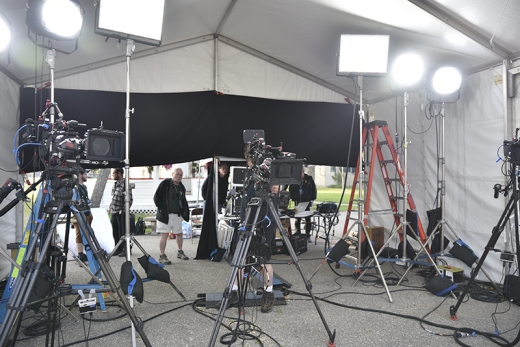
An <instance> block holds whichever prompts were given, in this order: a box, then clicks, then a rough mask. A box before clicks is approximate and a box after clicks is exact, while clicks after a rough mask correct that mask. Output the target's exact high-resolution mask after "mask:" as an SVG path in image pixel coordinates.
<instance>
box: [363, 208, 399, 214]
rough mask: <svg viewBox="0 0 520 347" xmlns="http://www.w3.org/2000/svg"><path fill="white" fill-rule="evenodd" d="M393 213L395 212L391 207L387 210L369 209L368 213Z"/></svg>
mask: <svg viewBox="0 0 520 347" xmlns="http://www.w3.org/2000/svg"><path fill="white" fill-rule="evenodd" d="M391 213H393V211H392V209H391V208H389V209H387V210H375V211H368V214H391Z"/></svg>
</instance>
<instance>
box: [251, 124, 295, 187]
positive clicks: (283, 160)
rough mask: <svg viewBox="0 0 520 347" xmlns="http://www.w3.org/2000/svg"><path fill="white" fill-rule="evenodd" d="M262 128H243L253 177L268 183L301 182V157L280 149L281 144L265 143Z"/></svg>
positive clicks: (288, 183) (286, 183)
mask: <svg viewBox="0 0 520 347" xmlns="http://www.w3.org/2000/svg"><path fill="white" fill-rule="evenodd" d="M263 136H264V131H263V130H244V142H246V143H248V144H249V152H248V153H247V154H248V157H249V159H250V160H251V162H252V166H251V170H252V171H253V175H254V177H255V179H256V180H257V181H259V182H261V183H269V185H271V186H273V185H290V184H301V181H302V170H303V161H304V160H303V159H296V154H294V153H288V152H283V151H282V145H280V146H279V147H272V146H270V145H267V144H266V143H265V139H264V138H263Z"/></svg>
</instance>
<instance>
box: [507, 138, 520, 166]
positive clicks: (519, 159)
mask: <svg viewBox="0 0 520 347" xmlns="http://www.w3.org/2000/svg"><path fill="white" fill-rule="evenodd" d="M504 157H505V160H506V161H508V162H511V163H513V164H515V165H519V164H520V142H519V141H518V140H516V139H515V140H514V141H507V140H505V141H504Z"/></svg>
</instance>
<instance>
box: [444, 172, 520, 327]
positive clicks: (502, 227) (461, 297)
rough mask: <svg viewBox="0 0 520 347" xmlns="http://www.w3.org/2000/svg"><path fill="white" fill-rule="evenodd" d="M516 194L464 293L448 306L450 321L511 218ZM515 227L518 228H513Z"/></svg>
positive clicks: (495, 228) (494, 230)
mask: <svg viewBox="0 0 520 347" xmlns="http://www.w3.org/2000/svg"><path fill="white" fill-rule="evenodd" d="M513 179H515V178H513ZM515 187H516V185H515ZM516 194H517V192H516V189H515V191H513V194H512V195H511V198H510V199H509V201H508V203H507V205H506V208H505V210H504V212H503V213H502V216H500V219H499V221H498V224H497V225H496V226H495V227H494V228H493V231H492V232H491V238H490V239H489V241H488V243H487V245H486V248H485V249H484V253H483V254H482V256H481V257H480V260H479V262H478V263H477V266H476V267H475V269H474V270H473V272H472V273H471V277H470V279H469V281H468V283H467V284H466V288H465V289H464V292H463V293H462V294H461V296H460V297H459V300H458V301H457V304H456V305H455V306H450V316H451V319H452V320H457V319H458V318H457V311H458V310H459V307H460V305H462V300H464V298H465V297H466V294H468V291H469V289H470V287H471V285H472V284H473V282H474V281H475V277H477V274H478V272H479V270H480V268H481V267H482V264H484V261H485V260H486V257H487V255H488V253H489V251H491V250H494V248H495V245H496V243H497V241H498V238H499V237H500V234H502V231H503V230H504V227H505V225H506V224H507V222H508V220H509V216H511V213H513V210H514V209H515V208H516V205H517V204H516V202H517V197H516ZM515 227H518V226H515ZM517 237H518V234H517Z"/></svg>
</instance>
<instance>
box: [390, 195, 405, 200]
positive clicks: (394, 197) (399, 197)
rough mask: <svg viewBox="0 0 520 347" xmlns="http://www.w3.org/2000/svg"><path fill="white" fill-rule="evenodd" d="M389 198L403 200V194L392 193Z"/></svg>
mask: <svg viewBox="0 0 520 347" xmlns="http://www.w3.org/2000/svg"><path fill="white" fill-rule="evenodd" d="M389 198H390V199H392V200H404V196H394V195H392V196H389Z"/></svg>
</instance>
